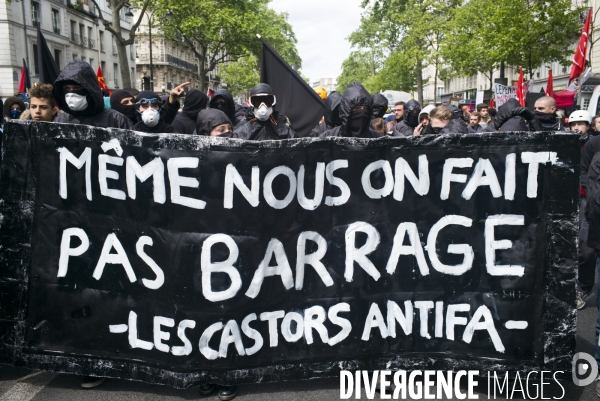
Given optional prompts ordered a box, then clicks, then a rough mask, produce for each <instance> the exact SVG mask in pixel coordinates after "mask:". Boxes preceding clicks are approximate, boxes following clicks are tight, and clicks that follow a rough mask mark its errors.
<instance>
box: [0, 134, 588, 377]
mask: <svg viewBox="0 0 600 401" xmlns="http://www.w3.org/2000/svg"><path fill="white" fill-rule="evenodd" d="M4 132H5V138H4V145H5V146H4V160H3V164H2V179H1V187H0V190H1V196H2V200H1V203H0V213H1V214H2V226H1V228H0V236H1V241H2V244H3V248H2V252H1V253H0V305H2V306H3V307H2V316H0V330H1V331H0V340H1V341H0V357H2V359H3V360H4V361H8V362H12V363H17V364H24V365H26V366H30V367H36V368H44V369H50V370H54V371H63V372H72V373H82V374H90V373H92V374H95V375H99V376H108V377H120V378H126V379H134V380H144V381H148V382H153V383H162V384H170V385H173V386H176V387H187V386H191V385H197V384H199V383H202V382H206V381H210V382H219V383H243V382H251V381H257V380H283V379H301V378H312V377H324V376H332V375H337V374H338V372H339V371H340V369H384V368H388V369H399V368H405V369H410V368H412V367H418V368H420V369H424V368H431V369H453V368H455V369H486V368H488V369H491V368H492V367H493V368H494V369H496V370H513V371H514V370H527V369H530V370H531V369H537V370H540V369H542V368H543V369H544V370H556V369H558V370H569V369H570V363H571V357H572V355H573V353H574V349H575V330H576V325H575V316H576V315H575V309H574V299H575V272H576V245H575V244H576V236H577V213H576V212H577V186H578V166H579V145H578V138H577V136H576V135H573V134H567V133H558V132H556V133H511V134H507V133H497V134H496V133H494V134H483V135H462V136H461V135H449V136H443V137H433V136H429V137H427V136H425V137H420V138H418V137H415V138H381V139H377V140H366V139H365V140H360V139H359V140H354V139H345V138H330V139H327V140H318V139H301V140H289V141H268V142H242V141H240V140H233V139H221V138H204V137H199V136H193V137H192V136H185V135H167V134H165V135H145V134H139V133H135V132H131V131H123V130H106V129H93V128H91V127H85V126H73V125H63V124H45V123H21V124H16V123H8V124H6V125H5V131H4Z"/></svg>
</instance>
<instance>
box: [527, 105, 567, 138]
mask: <svg viewBox="0 0 600 401" xmlns="http://www.w3.org/2000/svg"><path fill="white" fill-rule="evenodd" d="M534 109H535V117H536V118H535V119H534V120H533V124H534V128H535V130H536V131H564V130H565V129H564V126H563V123H562V121H561V120H560V118H559V117H558V115H557V114H556V100H554V98H552V97H550V96H542V97H541V98H539V99H538V100H536V102H535V105H534Z"/></svg>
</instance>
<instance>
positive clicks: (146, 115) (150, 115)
mask: <svg viewBox="0 0 600 401" xmlns="http://www.w3.org/2000/svg"><path fill="white" fill-rule="evenodd" d="M159 120H160V113H159V112H158V111H157V110H154V109H153V108H149V109H148V110H146V111H144V112H143V113H142V121H143V122H144V124H146V125H147V126H148V127H154V126H155V125H156V124H158V121H159Z"/></svg>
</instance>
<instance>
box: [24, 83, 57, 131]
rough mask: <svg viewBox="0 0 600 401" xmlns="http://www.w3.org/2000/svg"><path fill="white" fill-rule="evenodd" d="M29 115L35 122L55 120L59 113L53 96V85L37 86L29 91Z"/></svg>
mask: <svg viewBox="0 0 600 401" xmlns="http://www.w3.org/2000/svg"><path fill="white" fill-rule="evenodd" d="M29 97H30V99H29V115H30V118H31V119H32V120H35V121H47V122H51V121H52V120H54V118H55V117H56V115H57V113H58V108H57V107H56V102H55V101H54V96H52V85H50V84H41V85H36V86H34V87H33V88H31V90H30V91H29Z"/></svg>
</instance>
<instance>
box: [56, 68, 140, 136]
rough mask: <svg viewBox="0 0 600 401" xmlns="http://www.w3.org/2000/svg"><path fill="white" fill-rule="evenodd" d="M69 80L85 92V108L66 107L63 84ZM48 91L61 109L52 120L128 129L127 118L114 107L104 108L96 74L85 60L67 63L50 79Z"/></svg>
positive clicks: (129, 125) (129, 126)
mask: <svg viewBox="0 0 600 401" xmlns="http://www.w3.org/2000/svg"><path fill="white" fill-rule="evenodd" d="M69 82H76V83H77V84H78V85H81V86H82V87H83V88H84V89H86V90H87V91H88V95H87V102H88V107H87V108H86V109H85V110H82V111H73V110H71V109H69V106H67V103H66V101H65V92H64V91H63V86H64V85H65V84H66V83H69ZM52 94H53V95H54V99H56V103H58V106H59V107H60V109H61V110H62V111H64V113H62V114H59V115H58V116H57V117H56V118H55V119H54V122H55V123H70V124H86V125H91V126H94V127H106V128H125V129H129V128H131V121H130V120H129V119H128V118H127V117H125V116H124V115H123V114H121V113H119V112H118V111H116V110H112V109H105V108H104V98H103V96H102V90H101V89H100V85H99V84H98V78H97V77H96V73H95V72H94V70H93V69H92V67H90V65H89V64H88V63H86V62H85V61H81V60H74V61H71V62H70V63H69V64H67V66H66V67H65V68H64V69H63V70H62V71H61V72H60V74H59V76H58V78H56V81H54V89H53V90H52Z"/></svg>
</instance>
